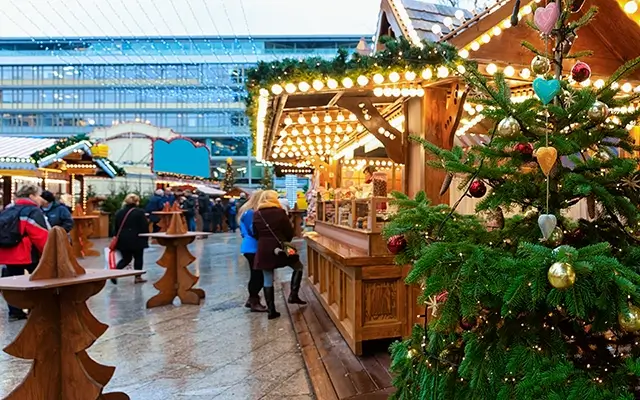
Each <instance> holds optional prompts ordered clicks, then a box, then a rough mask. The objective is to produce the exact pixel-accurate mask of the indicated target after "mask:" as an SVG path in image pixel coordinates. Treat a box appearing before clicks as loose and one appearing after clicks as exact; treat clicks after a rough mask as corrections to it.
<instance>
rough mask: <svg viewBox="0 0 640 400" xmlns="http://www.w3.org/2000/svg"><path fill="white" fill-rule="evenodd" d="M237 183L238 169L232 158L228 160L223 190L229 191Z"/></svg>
mask: <svg viewBox="0 0 640 400" xmlns="http://www.w3.org/2000/svg"><path fill="white" fill-rule="evenodd" d="M235 183H236V171H235V169H233V165H232V160H231V159H230V158H229V159H228V160H227V170H226V171H225V172H224V180H223V181H222V190H224V191H225V192H228V191H229V190H231V189H233V185H235Z"/></svg>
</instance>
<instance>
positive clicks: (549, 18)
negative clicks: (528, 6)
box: [533, 3, 560, 35]
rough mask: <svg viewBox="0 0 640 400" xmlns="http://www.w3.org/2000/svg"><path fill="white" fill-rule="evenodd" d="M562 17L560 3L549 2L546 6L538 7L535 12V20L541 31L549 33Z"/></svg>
mask: <svg viewBox="0 0 640 400" xmlns="http://www.w3.org/2000/svg"><path fill="white" fill-rule="evenodd" d="M558 17H560V8H559V7H558V3H549V4H547V6H546V7H538V8H537V9H536V12H535V14H533V22H534V23H535V24H536V26H537V27H538V29H540V32H542V33H544V34H545V35H548V34H550V33H551V31H552V30H553V27H554V26H555V25H556V22H558Z"/></svg>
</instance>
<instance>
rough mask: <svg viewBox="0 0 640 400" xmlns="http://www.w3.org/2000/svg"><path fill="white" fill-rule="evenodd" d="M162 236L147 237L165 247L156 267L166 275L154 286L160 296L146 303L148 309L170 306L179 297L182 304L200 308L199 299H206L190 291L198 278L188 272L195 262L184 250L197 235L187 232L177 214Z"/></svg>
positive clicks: (200, 291)
mask: <svg viewBox="0 0 640 400" xmlns="http://www.w3.org/2000/svg"><path fill="white" fill-rule="evenodd" d="M163 235H164V236H160V235H157V236H156V235H154V234H150V235H149V236H151V237H156V238H157V239H158V243H160V244H161V245H162V246H164V247H165V251H164V253H163V254H162V257H160V259H159V260H158V262H157V263H158V265H160V266H161V267H163V268H166V271H165V273H164V275H163V276H162V278H160V280H158V282H156V283H155V284H154V285H153V286H154V287H155V288H156V289H158V291H160V293H158V294H157V295H155V296H153V297H152V298H150V299H149V301H147V308H152V307H158V306H164V305H168V304H173V299H174V298H176V297H179V298H180V301H181V302H182V303H183V304H200V299H203V298H204V297H205V293H204V290H202V289H195V288H193V286H194V285H195V284H196V283H198V279H199V278H198V277H197V276H195V275H193V274H192V273H191V272H190V271H189V269H188V268H187V266H189V264H191V263H192V262H194V261H195V259H196V258H195V257H194V256H193V254H191V252H189V249H188V248H187V245H188V244H189V243H191V242H193V241H194V239H195V238H196V235H195V234H194V233H192V232H187V228H186V225H185V223H184V221H183V217H182V215H181V214H177V213H176V214H174V215H173V216H172V217H171V223H170V224H169V229H168V230H167V232H166V233H165V234H163ZM166 235H169V236H166Z"/></svg>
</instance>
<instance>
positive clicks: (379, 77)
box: [373, 74, 384, 85]
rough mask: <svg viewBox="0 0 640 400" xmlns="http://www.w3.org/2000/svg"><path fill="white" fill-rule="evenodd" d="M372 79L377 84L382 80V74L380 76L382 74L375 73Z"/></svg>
mask: <svg viewBox="0 0 640 400" xmlns="http://www.w3.org/2000/svg"><path fill="white" fill-rule="evenodd" d="M373 81H374V82H375V83H377V84H378V85H379V84H381V83H382V82H384V76H382V74H375V75H374V76H373Z"/></svg>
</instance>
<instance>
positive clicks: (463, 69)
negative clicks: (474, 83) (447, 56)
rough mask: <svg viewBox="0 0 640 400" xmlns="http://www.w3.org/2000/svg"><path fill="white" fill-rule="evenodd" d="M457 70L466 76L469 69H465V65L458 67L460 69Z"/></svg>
mask: <svg viewBox="0 0 640 400" xmlns="http://www.w3.org/2000/svg"><path fill="white" fill-rule="evenodd" d="M456 69H457V70H458V72H459V73H461V74H464V73H465V72H467V69H466V68H465V67H464V65H458V67H457V68H456Z"/></svg>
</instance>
